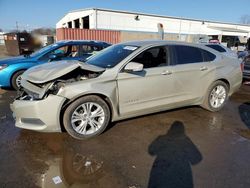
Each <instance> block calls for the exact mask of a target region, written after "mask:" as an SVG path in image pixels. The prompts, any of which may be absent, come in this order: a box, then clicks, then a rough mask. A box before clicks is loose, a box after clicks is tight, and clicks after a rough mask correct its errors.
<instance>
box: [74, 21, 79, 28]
mask: <svg viewBox="0 0 250 188" xmlns="http://www.w3.org/2000/svg"><path fill="white" fill-rule="evenodd" d="M74 24H75V28H80V22H79V19H76V20H74Z"/></svg>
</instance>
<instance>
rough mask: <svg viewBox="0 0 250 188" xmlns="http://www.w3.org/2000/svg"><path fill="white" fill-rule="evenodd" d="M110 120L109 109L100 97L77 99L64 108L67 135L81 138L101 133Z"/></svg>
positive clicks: (92, 96)
mask: <svg viewBox="0 0 250 188" xmlns="http://www.w3.org/2000/svg"><path fill="white" fill-rule="evenodd" d="M109 121H110V110H109V107H108V105H107V103H106V102H105V101H104V100H102V99H101V98H100V97H98V96H95V95H89V96H85V97H82V98H79V99H77V100H76V101H74V102H73V103H71V104H70V105H69V106H68V107H67V109H66V110H65V113H64V116H63V124H64V127H65V129H66V131H67V132H68V134H69V135H71V136H72V137H74V138H76V139H79V140H83V139H87V138H90V137H94V136H96V135H99V134H101V133H102V132H103V131H104V130H105V129H106V127H107V125H108V124H109Z"/></svg>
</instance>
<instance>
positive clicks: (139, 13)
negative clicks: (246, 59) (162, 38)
mask: <svg viewBox="0 0 250 188" xmlns="http://www.w3.org/2000/svg"><path fill="white" fill-rule="evenodd" d="M87 10H97V11H106V12H115V13H124V14H136V15H143V16H152V17H161V18H170V19H178V20H189V21H199V22H207V23H218V24H232V25H239V26H247V27H250V25H249V24H241V23H232V22H222V21H211V20H203V19H193V18H184V17H174V16H166V15H157V14H149V13H142V12H134V11H125V10H112V9H105V8H94V7H93V8H85V9H78V10H72V11H69V13H73V12H81V11H87Z"/></svg>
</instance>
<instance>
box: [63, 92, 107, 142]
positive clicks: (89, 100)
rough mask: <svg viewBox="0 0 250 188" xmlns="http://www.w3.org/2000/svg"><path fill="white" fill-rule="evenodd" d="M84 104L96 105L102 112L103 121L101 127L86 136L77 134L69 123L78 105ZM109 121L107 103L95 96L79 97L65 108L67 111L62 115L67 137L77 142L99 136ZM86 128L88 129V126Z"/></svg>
mask: <svg viewBox="0 0 250 188" xmlns="http://www.w3.org/2000/svg"><path fill="white" fill-rule="evenodd" d="M85 103H94V104H97V105H99V106H100V107H101V108H102V109H103V111H104V121H103V123H102V125H101V127H100V128H99V129H98V130H96V132H94V133H91V134H87V135H86V134H80V133H78V132H77V131H76V130H75V129H74V128H73V125H72V123H71V117H72V115H73V113H74V111H75V110H76V109H77V108H78V107H79V106H80V105H82V104H85ZM109 121H110V110H109V107H108V105H107V103H106V102H105V101H104V100H102V99H101V98H100V97H98V96H95V95H89V96H84V97H81V98H79V99H77V100H76V101H74V102H72V103H71V104H70V105H69V106H68V107H67V109H66V110H65V112H64V115H63V125H64V127H65V129H66V131H67V132H68V134H69V135H71V136H72V137H74V138H76V139H79V140H84V139H87V138H91V137H94V136H97V135H99V134H101V133H102V132H103V131H104V130H105V129H106V127H107V126H108V124H109ZM87 126H88V127H89V128H90V125H89V124H88V125H87Z"/></svg>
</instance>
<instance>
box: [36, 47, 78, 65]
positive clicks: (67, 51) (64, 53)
mask: <svg viewBox="0 0 250 188" xmlns="http://www.w3.org/2000/svg"><path fill="white" fill-rule="evenodd" d="M52 54H55V55H56V56H57V58H56V59H58V60H60V59H62V58H65V57H78V56H79V47H78V45H66V46H62V47H60V48H57V49H55V50H53V51H51V52H49V53H47V54H46V55H44V56H43V57H42V58H41V59H40V60H43V61H49V56H50V55H52Z"/></svg>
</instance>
